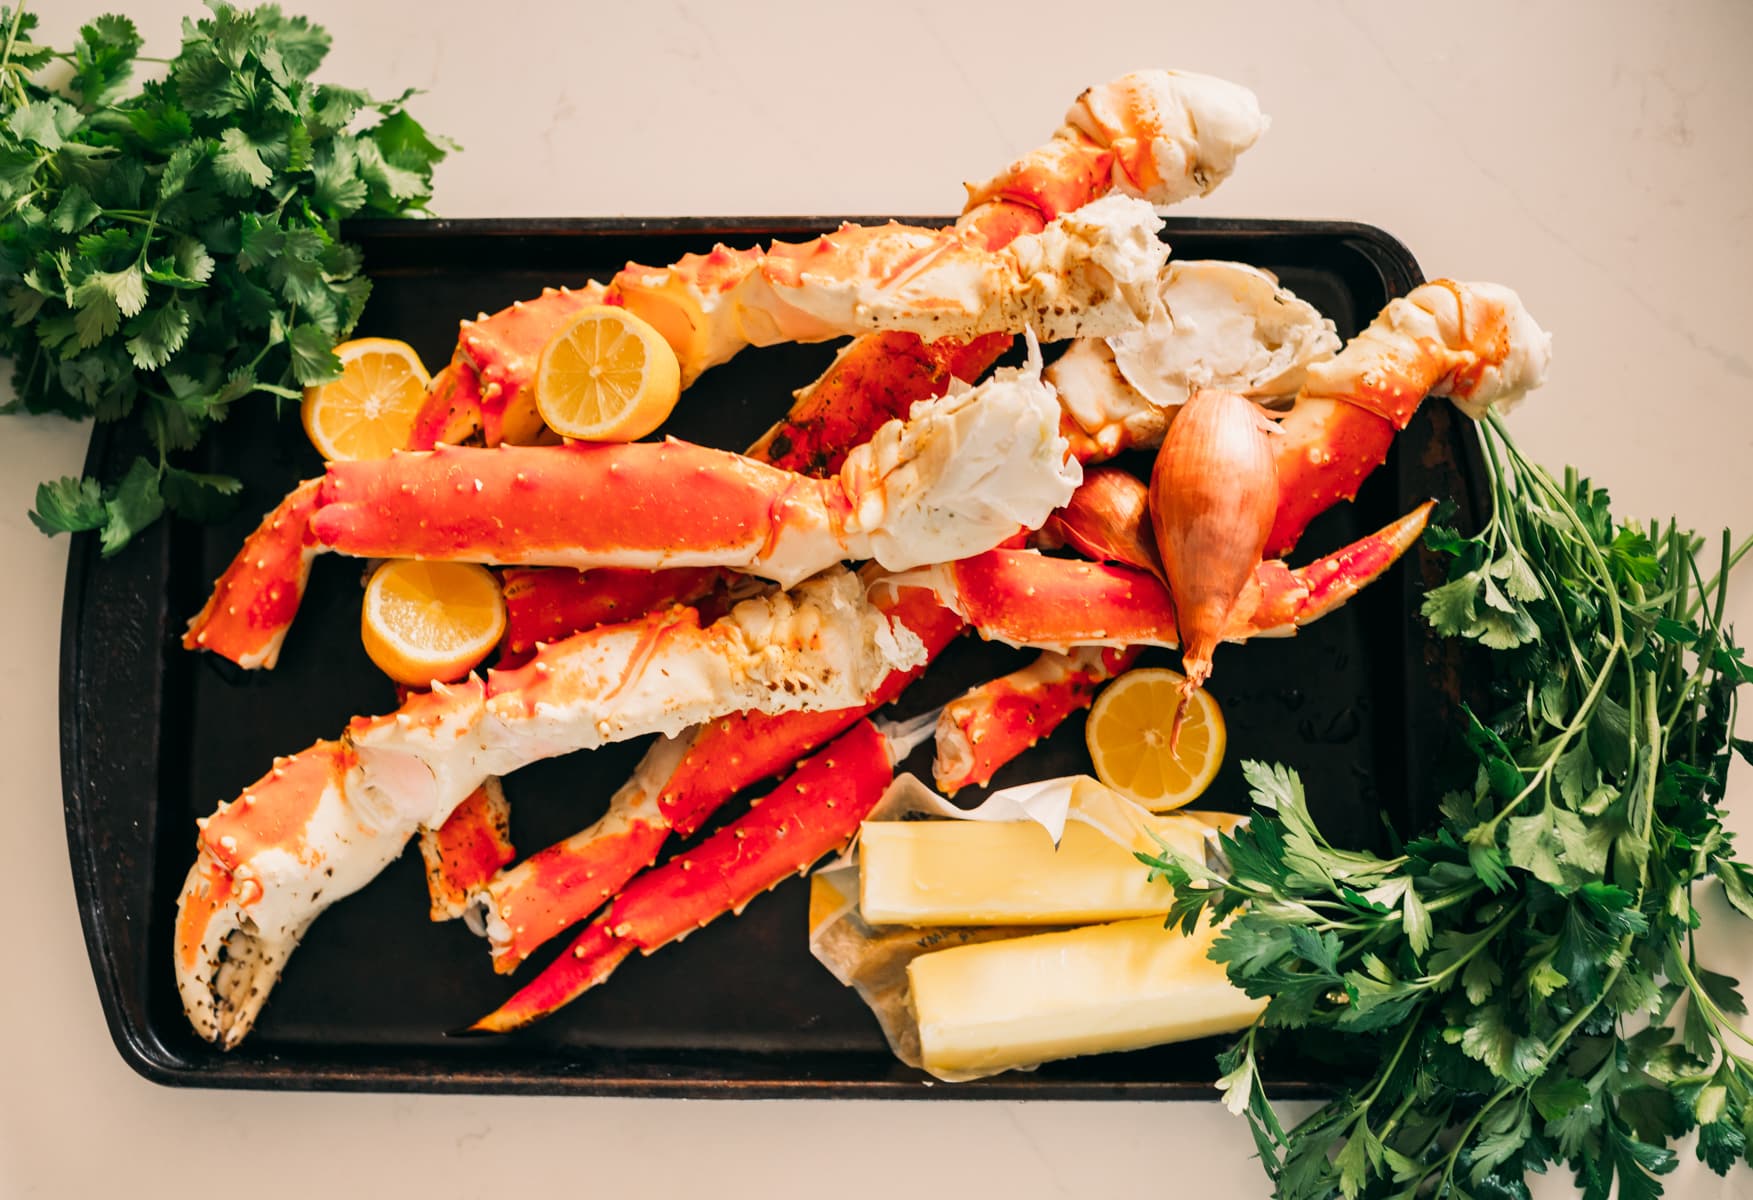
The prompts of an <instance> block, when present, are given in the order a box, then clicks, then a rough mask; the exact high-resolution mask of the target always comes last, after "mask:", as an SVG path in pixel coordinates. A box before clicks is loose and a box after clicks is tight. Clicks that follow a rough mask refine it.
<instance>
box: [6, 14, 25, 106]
mask: <svg viewBox="0 0 1753 1200" xmlns="http://www.w3.org/2000/svg"><path fill="white" fill-rule="evenodd" d="M23 20H24V0H19V2H18V3H17V4H15V5H13V6H12V21H11V23H10V24H8V25H7V27H6V45H5V47H4V48H0V72H5V71H6V70H7V69H8V68H9V67H10V66H11V65H12V48H13V47H14V46H15V45H17V44H18V26H19V24H20V23H21V22H22V21H23ZM14 84H15V86H16V81H14ZM21 91H22V89H21Z"/></svg>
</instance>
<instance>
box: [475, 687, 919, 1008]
mask: <svg viewBox="0 0 1753 1200" xmlns="http://www.w3.org/2000/svg"><path fill="white" fill-rule="evenodd" d="M892 775H893V764H892V762H891V760H890V757H889V747H888V743H887V741H886V740H885V739H884V738H883V736H882V734H880V733H878V732H877V731H876V729H875V727H874V726H872V725H871V724H870V722H868V721H861V722H859V723H857V724H855V725H854V726H852V728H851V729H849V730H848V731H847V732H846V733H844V734H842V735H841V736H840V737H839V738H837V739H836V740H835V741H834V742H833V743H831V744H830V745H829V746H827V747H826V748H825V749H823V750H822V751H821V752H820V753H818V754H816V755H815V756H813V757H811V758H808V759H806V760H804V761H803V762H802V763H800V764H798V768H797V770H796V772H795V773H794V774H793V775H791V777H790V778H788V779H787V780H785V782H784V783H782V784H780V785H779V787H778V788H776V789H774V791H772V792H771V793H769V794H768V795H767V796H765V797H764V798H762V799H760V800H757V801H754V802H753V803H751V805H750V807H749V811H748V812H747V813H746V814H744V815H743V816H741V817H739V818H738V819H737V820H735V821H733V822H731V823H730V824H729V825H726V826H725V827H724V828H722V829H720V830H718V831H717V832H716V833H714V834H713V835H712V836H711V837H709V838H707V839H706V840H705V841H703V842H701V843H700V844H699V845H698V846H696V847H693V848H692V849H689V850H685V851H683V852H682V853H680V854H678V855H676V857H675V858H673V859H671V860H670V861H669V862H667V863H665V864H664V865H663V866H661V867H659V868H657V869H655V870H650V871H647V872H645V873H644V874H642V875H639V876H638V877H637V878H635V879H634V880H633V882H632V883H631V884H629V885H628V886H627V888H626V889H625V890H624V891H622V893H621V894H620V896H618V897H617V898H616V899H615V900H614V902H613V903H612V904H611V905H610V907H609V911H608V912H607V913H605V914H604V915H603V916H601V917H599V918H597V920H596V921H594V922H593V923H592V924H591V925H590V926H588V927H587V928H586V929H585V930H584V932H583V933H581V934H580V935H579V936H578V937H577V938H576V939H575V940H574V941H573V943H572V945H571V946H569V947H568V948H567V949H566V950H565V951H563V952H562V953H561V954H560V956H559V957H558V958H556V959H555V960H554V961H553V962H552V963H550V964H549V965H548V967H547V968H546V969H544V970H543V971H542V972H541V974H539V975H538V976H537V977H536V978H535V979H533V980H531V981H530V982H529V983H528V984H526V985H525V986H524V987H523V988H521V989H519V990H518V992H517V993H516V994H515V995H513V996H512V997H511V998H510V999H509V1000H507V1001H506V1002H505V1003H504V1004H503V1005H501V1006H500V1007H499V1008H498V1009H496V1010H495V1011H493V1012H492V1013H490V1014H488V1015H487V1016H485V1017H483V1018H481V1020H479V1021H477V1022H476V1023H475V1024H474V1025H473V1026H471V1029H472V1030H473V1031H475V1032H481V1033H499V1032H505V1031H507V1030H511V1029H516V1028H518V1027H520V1026H522V1025H527V1024H529V1023H530V1022H531V1021H535V1020H539V1019H540V1018H542V1017H544V1016H547V1015H548V1014H549V1013H551V1012H553V1011H554V1010H555V1009H558V1008H560V1007H561V1006H562V1005H564V1004H567V1003H569V1002H570V1001H572V1000H574V999H576V998H577V997H578V996H579V995H581V994H583V993H584V992H585V991H587V990H589V989H590V988H592V987H595V986H597V985H598V984H600V983H602V982H603V981H604V980H605V979H607V978H608V977H609V974H610V973H611V972H612V971H613V970H614V969H615V968H616V967H617V966H619V965H620V963H621V962H622V961H623V960H624V959H625V958H626V957H627V955H628V954H630V953H631V952H632V951H633V950H635V949H637V950H641V951H643V952H645V953H650V952H651V951H654V950H657V949H659V948H660V947H662V946H664V945H667V944H668V943H670V942H672V941H676V940H679V939H680V938H682V937H685V936H686V935H687V934H689V933H691V932H693V931H694V930H695V929H699V928H703V927H704V926H706V925H707V924H708V923H710V922H711V921H713V920H715V919H716V918H718V917H720V916H723V915H724V914H725V913H727V912H730V913H741V912H742V910H743V906H744V905H746V904H748V902H749V901H750V900H752V899H754V898H755V897H756V896H758V895H760V894H761V893H762V892H764V891H767V890H768V889H770V888H772V887H774V886H776V885H778V884H779V883H781V882H783V881H784V880H785V879H786V878H788V877H789V876H791V875H795V874H801V873H802V872H805V871H808V870H809V868H810V867H811V866H812V865H813V864H814V863H815V862H816V860H817V859H819V858H821V857H822V856H823V855H825V854H829V853H832V852H833V851H834V850H836V849H838V848H839V847H841V846H843V845H845V844H846V842H847V841H848V840H850V839H851V837H852V835H853V834H854V833H856V832H857V830H858V825H859V822H861V821H862V820H863V819H864V818H865V816H866V815H867V814H868V813H869V812H870V811H871V809H873V808H874V807H876V803H877V801H878V800H879V799H881V798H882V794H883V791H884V789H885V788H887V787H888V785H889V782H890V779H891V778H892Z"/></svg>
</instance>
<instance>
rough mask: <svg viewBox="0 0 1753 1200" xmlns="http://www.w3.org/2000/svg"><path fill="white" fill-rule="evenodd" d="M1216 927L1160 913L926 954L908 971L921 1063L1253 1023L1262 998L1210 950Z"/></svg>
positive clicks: (1150, 1040)
mask: <svg viewBox="0 0 1753 1200" xmlns="http://www.w3.org/2000/svg"><path fill="white" fill-rule="evenodd" d="M1216 938H1217V932H1216V931H1215V930H1213V929H1210V928H1208V927H1206V926H1201V927H1200V928H1199V929H1198V931H1196V932H1195V933H1194V934H1193V935H1192V936H1184V935H1183V934H1182V933H1181V932H1180V931H1179V930H1178V929H1165V928H1163V921H1162V917H1160V916H1155V917H1144V918H1140V919H1138V920H1132V921H1119V922H1116V923H1114V924H1111V925H1093V926H1087V927H1085V928H1082V929H1071V930H1066V931H1064V932H1061V933H1038V934H1031V935H1030V936H1028V937H1020V938H1011V939H1009V940H1007V941H998V942H984V943H981V944H979V945H972V946H958V947H955V948H954V949H950V950H939V951H936V952H934V953H931V954H924V955H921V956H920V957H918V958H916V959H914V960H913V962H912V963H911V964H910V965H909V966H908V968H907V979H908V984H909V987H910V990H911V993H912V995H911V1005H912V1009H913V1015H914V1018H915V1020H916V1021H917V1023H918V1026H919V1046H920V1057H921V1059H922V1061H923V1064H924V1067H925V1069H926V1070H927V1071H929V1072H931V1073H932V1074H933V1075H937V1076H940V1077H942V1078H946V1079H969V1078H974V1077H976V1076H980V1075H991V1074H995V1073H997V1072H999V1071H1006V1070H1010V1069H1012V1068H1015V1067H1029V1066H1034V1065H1036V1064H1037V1063H1043V1062H1049V1061H1051V1060H1053V1059H1059V1058H1071V1057H1074V1056H1076V1055H1079V1054H1101V1053H1106V1052H1108V1051H1112V1050H1136V1049H1139V1048H1141V1047H1144V1046H1156V1045H1161V1044H1163V1043H1165V1042H1179V1041H1186V1040H1189V1039H1191V1038H1199V1037H1208V1036H1210V1035H1212V1034H1217V1033H1233V1032H1235V1031H1237V1030H1241V1029H1246V1028H1247V1027H1248V1026H1249V1025H1250V1024H1252V1023H1253V1021H1254V1019H1255V1018H1256V1017H1258V1016H1259V1015H1260V1013H1261V1011H1262V1010H1264V1009H1265V1007H1266V1001H1265V1000H1264V999H1260V1000H1253V999H1250V998H1249V997H1248V996H1247V995H1245V994H1244V993H1243V992H1242V991H1241V990H1240V989H1239V988H1236V987H1235V986H1234V985H1232V984H1231V983H1230V982H1229V980H1228V978H1227V977H1226V976H1225V975H1224V970H1223V967H1222V966H1220V965H1219V964H1217V963H1214V962H1212V961H1211V960H1210V959H1209V958H1207V957H1206V954H1207V952H1208V951H1209V950H1210V948H1211V943H1212V942H1213V941H1215V940H1216Z"/></svg>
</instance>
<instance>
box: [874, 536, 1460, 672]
mask: <svg viewBox="0 0 1753 1200" xmlns="http://www.w3.org/2000/svg"><path fill="white" fill-rule="evenodd" d="M1431 508H1432V505H1431V503H1430V502H1426V503H1424V504H1422V505H1420V506H1419V507H1418V508H1416V509H1414V510H1413V511H1412V512H1410V513H1408V514H1406V515H1405V516H1404V517H1401V518H1400V519H1399V520H1397V521H1395V522H1394V523H1392V524H1391V525H1388V526H1387V527H1385V528H1383V529H1381V530H1378V531H1377V532H1375V533H1372V534H1370V535H1368V536H1367V537H1363V538H1360V539H1358V540H1357V541H1355V542H1353V543H1351V544H1350V545H1349V546H1345V547H1342V548H1341V549H1339V550H1336V551H1334V552H1333V553H1332V554H1329V555H1327V556H1326V557H1324V558H1322V559H1320V560H1318V561H1316V562H1314V563H1311V564H1310V565H1308V566H1306V567H1301V568H1298V569H1296V570H1292V569H1291V568H1289V567H1287V566H1285V564H1284V563H1283V562H1281V561H1279V560H1277V559H1272V560H1269V561H1267V562H1263V563H1260V564H1259V565H1258V566H1256V567H1255V568H1254V571H1253V574H1252V576H1251V577H1250V578H1249V579H1248V581H1247V582H1246V584H1245V585H1244V586H1243V588H1242V593H1241V596H1240V597H1239V598H1238V600H1237V603H1236V605H1235V607H1234V609H1233V610H1232V611H1231V613H1230V618H1229V622H1228V624H1227V625H1225V627H1224V629H1223V634H1222V640H1223V641H1226V642H1240V641H1246V640H1247V639H1249V638H1253V637H1274V636H1283V635H1285V634H1289V633H1294V632H1295V631H1296V628H1297V627H1298V626H1301V625H1306V624H1308V623H1309V622H1310V621H1314V620H1317V619H1318V618H1320V617H1322V616H1325V615H1326V614H1327V613H1329V612H1332V611H1333V610H1334V609H1335V608H1338V607H1339V606H1340V605H1341V604H1343V603H1345V601H1346V600H1349V599H1350V598H1351V597H1352V596H1354V595H1356V594H1357V592H1358V591H1359V589H1361V588H1363V587H1365V586H1367V585H1368V584H1370V583H1371V582H1372V581H1374V580H1375V579H1376V578H1378V577H1379V576H1380V575H1381V574H1382V572H1384V571H1386V570H1387V569H1388V567H1390V566H1391V565H1393V563H1394V561H1395V560H1396V559H1398V558H1399V557H1400V556H1401V555H1402V554H1404V553H1405V552H1406V551H1407V549H1409V548H1410V547H1411V546H1412V544H1413V543H1414V542H1416V541H1417V540H1418V535H1419V534H1420V533H1421V532H1422V531H1423V529H1424V525H1425V522H1426V521H1427V520H1428V519H1429V516H1430V510H1431ZM902 578H904V580H905V581H906V582H907V583H909V584H910V585H913V586H917V587H928V588H930V589H931V590H932V591H933V592H935V593H936V595H937V597H938V599H939V600H940V601H941V602H942V603H943V604H944V605H945V607H947V608H949V609H950V610H952V611H953V612H956V613H958V614H959V615H960V616H961V617H962V619H963V620H965V621H967V622H968V624H970V625H972V626H973V627H974V628H975V629H976V630H978V631H979V632H980V634H981V635H982V636H984V637H987V638H991V639H992V640H994V641H1000V642H1004V643H1006V644H1008V645H1012V646H1034V647H1038V648H1041V649H1047V650H1060V651H1069V650H1070V649H1071V648H1072V647H1075V646H1116V647H1125V646H1163V647H1166V648H1168V649H1171V650H1173V649H1178V648H1179V646H1180V632H1179V630H1178V629H1177V627H1176V624H1175V606H1174V603H1173V602H1172V601H1171V600H1170V598H1169V590H1168V588H1166V587H1164V586H1163V584H1162V582H1161V581H1160V580H1158V579H1157V578H1156V577H1155V576H1153V575H1150V574H1148V573H1146V572H1144V571H1140V570H1138V569H1137V568H1134V567H1126V566H1119V565H1116V564H1100V563H1089V562H1079V561H1077V560H1076V559H1068V558H1049V557H1047V556H1045V555H1042V554H1037V553H1035V552H1034V551H1032V550H989V551H987V552H986V553H985V554H978V555H975V556H974V557H972V558H964V559H962V560H960V561H959V562H953V563H943V564H940V565H938V566H935V567H930V568H928V569H926V570H923V571H912V572H908V574H907V575H906V576H904V577H902Z"/></svg>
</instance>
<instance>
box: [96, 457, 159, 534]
mask: <svg viewBox="0 0 1753 1200" xmlns="http://www.w3.org/2000/svg"><path fill="white" fill-rule="evenodd" d="M104 507H105V521H104V526H103V530H102V532H101V533H100V534H99V541H100V542H101V543H102V546H103V552H104V554H105V556H106V557H107V556H108V555H111V554H114V553H116V551H118V550H120V549H121V548H122V547H123V546H125V545H127V544H128V541H129V539H131V538H132V537H133V536H134V535H135V534H136V533H138V532H140V531H141V530H142V529H144V528H146V527H147V526H148V525H150V524H152V523H153V522H154V521H156V520H158V516H159V514H160V513H162V512H163V511H164V497H163V496H161V495H160V494H159V491H158V472H157V470H156V469H154V467H153V466H152V464H151V463H149V462H147V461H146V460H145V459H144V458H136V459H135V460H134V465H133V466H131V467H129V468H128V473H127V474H126V475H124V476H122V482H121V483H119V484H118V485H117V486H116V492H115V495H113V496H111V497H110V498H109V499H108V500H107V501H106V502H105V506H104Z"/></svg>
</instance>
